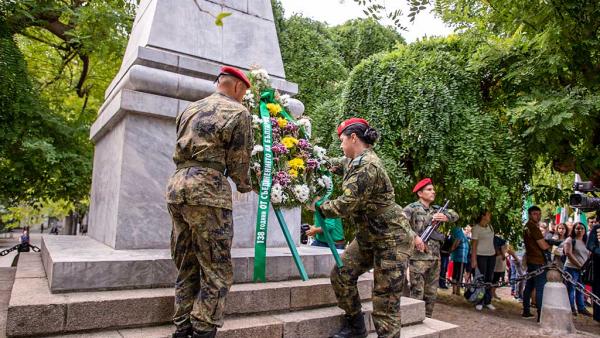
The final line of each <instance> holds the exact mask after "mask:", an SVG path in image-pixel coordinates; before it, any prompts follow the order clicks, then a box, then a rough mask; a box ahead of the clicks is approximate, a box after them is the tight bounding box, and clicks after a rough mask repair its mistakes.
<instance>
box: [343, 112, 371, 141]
mask: <svg viewBox="0 0 600 338" xmlns="http://www.w3.org/2000/svg"><path fill="white" fill-rule="evenodd" d="M357 123H360V124H364V125H365V126H367V127H368V126H369V122H367V120H365V119H361V118H359V117H353V118H351V119H347V120H346V121H344V122H342V123H340V126H339V127H338V128H337V134H338V137H340V135H342V133H343V132H344V130H345V129H346V128H348V127H350V126H351V125H353V124H357Z"/></svg>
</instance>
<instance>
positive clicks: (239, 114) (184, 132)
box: [167, 93, 253, 209]
mask: <svg viewBox="0 0 600 338" xmlns="http://www.w3.org/2000/svg"><path fill="white" fill-rule="evenodd" d="M175 125H176V130H177V144H176V145H175V153H174V155H173V161H174V162H175V164H176V165H178V166H181V165H182V164H184V163H189V161H199V162H203V163H207V162H209V163H212V164H214V165H213V166H212V167H208V166H204V167H203V166H192V167H188V168H180V169H177V170H176V171H175V173H174V174H173V175H172V176H171V178H170V179H169V183H168V185H167V203H173V204H182V203H185V204H190V205H206V206H212V207H217V208H225V209H231V208H232V202H231V187H230V185H229V182H228V181H227V176H229V177H230V178H231V179H232V180H233V181H234V182H235V184H236V187H237V190H238V191H239V192H249V191H250V190H251V189H252V188H251V186H250V177H249V167H250V154H251V152H252V147H253V135H252V123H251V117H250V113H249V112H248V110H247V109H246V108H245V107H244V106H243V105H242V104H240V103H238V102H237V101H235V100H233V99H232V98H229V97H227V96H226V95H223V94H220V93H215V94H212V95H211V96H209V97H207V98H205V99H202V100H200V101H197V102H194V103H192V104H190V105H189V106H188V107H187V108H186V109H185V110H184V111H183V112H182V113H180V114H179V115H178V116H177V119H176V121H175ZM215 167H216V168H215ZM218 167H222V168H223V169H226V170H224V172H225V173H224V172H223V171H220V170H217V169H218Z"/></svg>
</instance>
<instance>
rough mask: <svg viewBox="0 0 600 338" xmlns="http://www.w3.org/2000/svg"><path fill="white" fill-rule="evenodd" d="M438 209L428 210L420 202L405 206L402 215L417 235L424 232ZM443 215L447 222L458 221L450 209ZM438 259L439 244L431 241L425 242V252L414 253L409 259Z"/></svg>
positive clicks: (456, 215) (435, 207)
mask: <svg viewBox="0 0 600 338" xmlns="http://www.w3.org/2000/svg"><path fill="white" fill-rule="evenodd" d="M438 209H440V206H439V205H430V206H429V208H427V207H425V206H424V205H423V204H422V203H421V202H419V201H417V202H414V203H411V204H409V205H407V206H406V207H405V208H404V214H405V215H406V217H407V218H408V220H409V222H410V226H411V227H412V230H413V231H414V232H416V233H417V234H420V233H422V232H423V231H424V230H425V228H426V227H427V225H428V224H429V222H430V221H431V218H432V217H433V214H435V213H436V212H437V210H438ZM444 215H446V217H448V222H450V223H454V222H456V221H458V214H457V213H456V211H454V210H452V209H448V210H446V212H445V213H444ZM439 258H440V242H439V241H436V240H433V239H429V241H428V242H427V252H415V254H414V255H413V256H412V257H411V258H410V259H411V260H433V259H439Z"/></svg>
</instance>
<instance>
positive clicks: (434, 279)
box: [409, 259, 440, 318]
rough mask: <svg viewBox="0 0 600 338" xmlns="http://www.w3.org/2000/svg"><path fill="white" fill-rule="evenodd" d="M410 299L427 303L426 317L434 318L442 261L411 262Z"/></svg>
mask: <svg viewBox="0 0 600 338" xmlns="http://www.w3.org/2000/svg"><path fill="white" fill-rule="evenodd" d="M409 270H410V272H409V274H410V293H409V297H410V298H414V299H419V300H423V301H425V315H426V316H427V317H430V318H431V316H432V314H433V306H434V305H435V300H436V299H437V289H438V286H439V284H438V283H439V282H438V281H439V277H440V260H439V259H436V260H422V261H416V260H410V267H409Z"/></svg>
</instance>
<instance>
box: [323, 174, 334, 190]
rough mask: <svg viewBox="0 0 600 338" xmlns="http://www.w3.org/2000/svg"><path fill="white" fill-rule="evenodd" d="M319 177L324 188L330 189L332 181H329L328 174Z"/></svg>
mask: <svg viewBox="0 0 600 338" xmlns="http://www.w3.org/2000/svg"><path fill="white" fill-rule="evenodd" d="M321 179H322V180H323V183H324V184H325V188H326V189H331V186H332V184H333V182H332V181H331V177H329V176H322V177H321Z"/></svg>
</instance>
